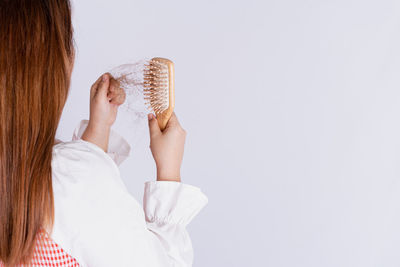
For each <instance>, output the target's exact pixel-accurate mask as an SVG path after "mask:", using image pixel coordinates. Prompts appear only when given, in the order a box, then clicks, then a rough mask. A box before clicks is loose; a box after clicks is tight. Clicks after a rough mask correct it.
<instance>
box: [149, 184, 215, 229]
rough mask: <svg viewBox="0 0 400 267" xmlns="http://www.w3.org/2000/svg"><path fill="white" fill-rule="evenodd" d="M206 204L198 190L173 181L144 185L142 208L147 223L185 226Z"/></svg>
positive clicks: (204, 198)
mask: <svg viewBox="0 0 400 267" xmlns="http://www.w3.org/2000/svg"><path fill="white" fill-rule="evenodd" d="M207 203H208V198H207V197H206V195H204V194H203V192H202V191H201V190H200V188H198V187H196V186H193V185H189V184H183V183H181V182H173V181H149V182H146V183H145V189H144V196H143V208H144V212H145V215H146V221H147V222H158V223H170V224H171V223H172V224H183V225H185V226H186V225H187V224H188V223H190V221H191V220H192V219H193V218H194V217H195V216H196V215H197V214H198V213H199V212H200V210H201V209H202V208H203V207H204V206H205V205H206V204H207Z"/></svg>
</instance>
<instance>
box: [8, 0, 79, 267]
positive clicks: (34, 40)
mask: <svg viewBox="0 0 400 267" xmlns="http://www.w3.org/2000/svg"><path fill="white" fill-rule="evenodd" d="M70 10H71V9H70V3H69V1H68V0H0V261H2V262H3V263H4V264H5V265H6V266H13V265H15V264H18V263H27V262H28V261H29V260H30V258H31V257H32V254H33V251H34V246H35V238H36V234H37V233H38V231H39V230H40V229H41V228H47V229H51V227H52V224H53V220H54V204H53V190H52V179H51V160H52V148H53V145H54V142H55V134H56V130H57V125H58V123H59V120H60V116H61V113H62V109H63V107H64V104H65V101H66V98H67V95H68V88H69V80H70V66H71V64H72V59H73V54H74V48H73V41H72V25H71V11H70Z"/></svg>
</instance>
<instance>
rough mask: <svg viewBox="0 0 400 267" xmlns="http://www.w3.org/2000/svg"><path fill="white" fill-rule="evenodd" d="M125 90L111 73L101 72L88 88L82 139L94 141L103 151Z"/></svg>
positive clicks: (123, 99)
mask: <svg viewBox="0 0 400 267" xmlns="http://www.w3.org/2000/svg"><path fill="white" fill-rule="evenodd" d="M125 96H126V95H125V91H124V90H123V89H122V88H120V87H119V83H118V81H117V80H115V79H114V78H113V77H112V76H111V74H109V73H105V74H103V75H102V76H101V77H100V78H99V79H97V81H96V82H95V83H94V84H93V85H92V88H91V89H90V118H89V124H88V126H87V128H86V130H85V132H84V133H83V135H82V139H83V140H86V141H88V142H91V143H94V144H96V145H98V146H99V147H101V148H102V149H103V150H104V151H105V152H107V149H108V139H109V135H110V129H111V125H112V124H113V123H114V122H115V119H116V118H117V111H118V106H119V105H121V104H122V103H124V101H125Z"/></svg>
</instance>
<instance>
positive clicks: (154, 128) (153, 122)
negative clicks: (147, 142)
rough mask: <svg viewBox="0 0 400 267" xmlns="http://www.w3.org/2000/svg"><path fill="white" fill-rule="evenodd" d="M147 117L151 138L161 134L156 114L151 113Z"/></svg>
mask: <svg viewBox="0 0 400 267" xmlns="http://www.w3.org/2000/svg"><path fill="white" fill-rule="evenodd" d="M147 117H148V119H149V130H150V136H153V135H155V134H159V133H161V130H160V126H159V125H158V121H157V119H156V117H155V116H154V114H152V113H149V114H148V115H147Z"/></svg>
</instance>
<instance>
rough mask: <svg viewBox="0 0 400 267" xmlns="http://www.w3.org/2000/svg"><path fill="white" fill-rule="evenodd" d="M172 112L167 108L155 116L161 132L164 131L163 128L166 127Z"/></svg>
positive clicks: (171, 109)
mask: <svg viewBox="0 0 400 267" xmlns="http://www.w3.org/2000/svg"><path fill="white" fill-rule="evenodd" d="M173 111H174V110H173V108H169V109H167V110H166V111H165V112H163V113H159V114H157V115H156V118H157V121H158V126H160V130H161V131H164V129H165V127H166V126H167V124H168V121H169V119H170V118H171V116H172V112H173Z"/></svg>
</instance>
